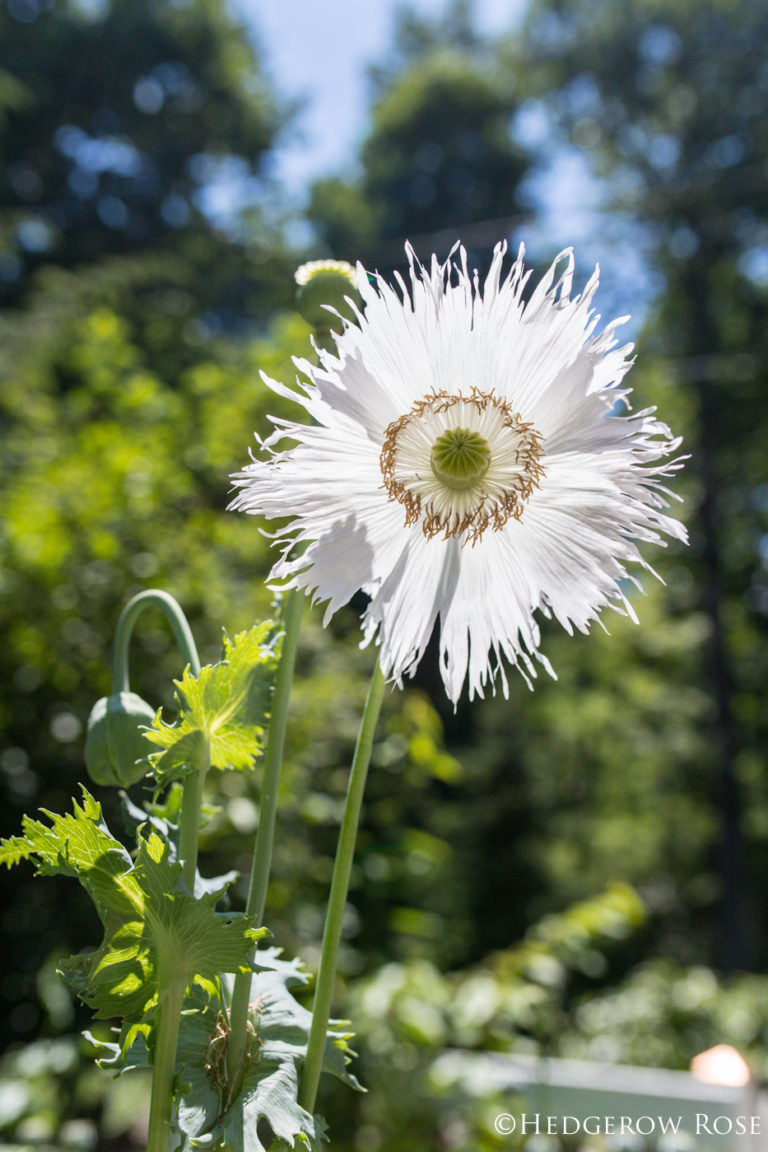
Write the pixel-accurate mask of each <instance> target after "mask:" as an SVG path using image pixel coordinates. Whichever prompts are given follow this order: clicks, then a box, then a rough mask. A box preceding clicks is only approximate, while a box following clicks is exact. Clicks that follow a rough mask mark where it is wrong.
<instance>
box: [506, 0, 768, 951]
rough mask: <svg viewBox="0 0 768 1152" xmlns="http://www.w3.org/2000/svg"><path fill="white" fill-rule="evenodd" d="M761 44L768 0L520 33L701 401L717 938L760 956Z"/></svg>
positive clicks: (639, 4)
mask: <svg viewBox="0 0 768 1152" xmlns="http://www.w3.org/2000/svg"><path fill="white" fill-rule="evenodd" d="M766 43H768V13H766V10H765V6H764V5H763V4H761V3H759V2H758V0H747V2H745V3H741V4H738V5H734V4H732V3H730V2H729V0H707V2H706V3H697V2H693V0H684V2H681V3H678V4H675V5H667V4H663V3H659V2H657V0H622V2H621V3H618V4H617V3H613V2H608V0H606V2H602V0H601V2H598V3H594V2H593V0H583V2H582V0H577V2H576V3H572V4H571V3H569V4H563V3H560V2H559V0H538V2H537V3H535V4H534V5H533V6H532V8H531V11H530V14H529V19H528V24H527V29H526V34H525V41H524V45H523V50H522V54H523V55H524V56H528V57H530V58H532V59H535V60H537V62H538V63H537V66H536V67H537V73H536V77H537V84H538V87H539V95H540V96H542V97H543V98H544V99H545V100H546V101H547V102H548V103H549V105H550V107H551V108H552V109H553V111H554V114H555V116H556V118H557V120H558V122H559V124H560V127H561V129H562V130H563V131H564V133H565V134H566V136H567V138H568V139H569V141H570V142H571V143H572V144H574V145H576V146H577V147H580V148H582V149H586V150H587V152H588V153H589V155H590V156H591V157H592V158H593V160H594V162H595V170H596V172H597V173H598V174H599V175H600V176H601V177H602V178H603V180H604V181H605V187H606V189H607V191H608V194H609V197H612V205H613V207H614V209H616V210H623V211H624V212H625V213H626V214H627V218H628V219H632V218H634V219H635V220H636V221H637V222H638V223H637V225H636V226H635V228H636V235H637V236H638V241H640V240H642V241H643V242H644V243H645V245H646V246H647V250H648V251H649V252H650V254H651V258H652V260H653V261H654V263H655V266H656V270H657V271H658V272H660V273H661V275H662V277H663V285H664V287H663V291H662V294H661V298H660V300H659V302H658V305H657V309H656V315H655V319H654V322H653V324H652V325H651V326H650V328H649V330H648V332H647V334H646V336H645V339H644V348H645V350H646V354H647V353H648V352H653V351H656V352H657V353H658V354H660V355H663V356H665V357H672V358H673V363H674V365H675V372H676V375H677V378H678V380H679V384H680V387H681V388H683V389H684V390H685V391H686V392H688V393H689V394H690V396H691V400H692V412H691V422H690V425H689V436H688V447H689V449H690V451H691V454H692V462H691V465H690V468H691V470H692V471H693V473H694V474H695V475H696V477H697V480H698V492H697V494H696V495H697V501H696V502H697V519H696V525H695V533H694V538H693V550H694V555H695V556H696V562H697V571H696V592H695V597H694V599H695V601H696V602H697V603H698V605H699V606H700V607H701V608H702V609H703V611H704V612H705V614H706V618H707V621H708V630H709V639H708V644H707V648H706V654H705V655H704V657H703V664H702V670H701V683H702V685H703V686H704V687H705V688H706V691H707V693H708V695H709V698H710V702H711V708H710V711H709V713H708V715H707V716H706V717H703V718H702V720H703V722H704V723H705V724H706V731H707V733H708V743H707V746H706V747H705V748H703V749H702V764H701V770H702V772H706V774H707V779H708V780H709V782H710V785H709V791H710V801H711V803H712V805H713V811H714V812H716V813H717V814H718V818H719V821H720V827H721V833H720V836H719V845H718V847H717V875H718V883H719V895H718V900H719V905H720V920H719V927H718V929H717V933H716V935H717V941H716V943H715V952H716V955H717V957H718V960H719V962H720V963H721V964H723V965H724V966H726V967H736V966H742V965H744V964H746V963H748V962H750V960H752V961H754V959H755V958H756V955H757V953H756V952H755V946H757V947H759V949H760V954H761V955H762V956H763V957H764V955H765V951H764V950H765V947H766V941H765V937H764V935H762V934H760V935H759V938H758V939H757V940H756V939H755V938H754V930H752V935H753V939H752V940H751V942H749V943H748V941H747V937H746V925H747V923H754V922H755V920H757V921H758V922H760V923H763V922H764V921H765V915H764V913H765V905H764V901H763V900H761V902H760V904H761V913H762V914H761V915H760V916H758V917H757V918H755V917H754V915H752V909H749V912H750V915H749V916H747V912H748V908H747V905H746V903H745V900H746V893H745V890H744V870H745V868H753V869H756V868H757V866H758V865H757V861H758V856H757V853H758V852H760V853H762V852H764V846H765V830H764V829H762V828H761V830H760V831H759V832H758V831H757V826H756V821H755V820H754V819H753V818H751V817H750V821H749V823H748V824H747V826H746V828H745V824H744V790H745V789H747V788H751V786H752V785H751V780H752V778H753V777H754V774H755V772H756V771H758V769H757V765H758V764H759V763H760V760H761V756H760V752H759V749H760V748H761V747H764V746H765V739H766V736H767V735H768V732H766V711H765V708H764V707H761V704H760V696H761V693H762V692H763V685H764V683H765V677H766V673H768V661H766V658H765V655H764V653H765V650H766V649H765V637H766V617H767V616H768V586H767V583H766V575H765V566H764V563H763V557H764V554H765V548H764V541H765V533H766V530H768V519H767V512H768V509H767V505H766V500H765V498H764V493H765V450H764V443H765V436H766V432H767V431H768V405H767V404H766V396H765V390H764V388H762V386H761V379H762V376H763V375H764V372H765V364H766V357H767V356H768V345H767V342H766V337H765V332H766V320H767V319H768V294H767V293H766V277H765V274H764V273H765V244H766V238H767V237H768V213H767V211H766V206H767V204H768V201H766V198H765V194H764V174H765V165H766V163H767V162H768V135H766V131H765V124H766V106H767V105H768V69H766V66H765V47H766ZM519 56H520V46H519V44H517V45H510V46H508V48H507V57H506V58H507V59H508V60H509V61H510V66H511V67H513V66H514V64H515V61H517V60H518V59H519ZM761 650H762V652H763V655H762V656H760V654H759V653H760V651H761ZM745 835H746V836H747V837H748V839H749V841H750V843H749V844H748V845H747V846H746V848H745V845H744V843H743V840H744V836H745ZM747 849H748V850H749V853H748V855H747V856H745V852H746V850H747ZM754 898H755V891H754V890H753V891H752V893H751V895H750V897H749V899H750V900H754Z"/></svg>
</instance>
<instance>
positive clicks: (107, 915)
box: [13, 789, 266, 1020]
mask: <svg viewBox="0 0 768 1152" xmlns="http://www.w3.org/2000/svg"><path fill="white" fill-rule="evenodd" d="M45 815H47V816H48V818H49V820H50V826H48V825H45V824H43V823H42V822H41V821H39V820H33V819H31V818H30V817H26V818H25V820H24V837H23V838H21V837H17V838H15V839H16V841H17V842H18V841H19V840H23V844H24V854H25V855H27V856H28V857H30V858H31V859H32V860H33V861H34V863H35V865H36V867H37V870H38V872H41V873H46V874H53V873H63V874H64V875H68V876H74V877H76V878H77V879H78V880H79V881H80V883H81V884H82V885H83V887H84V888H85V889H86V890H87V892H88V893H89V895H90V896H91V898H92V900H93V901H94V903H95V905H96V909H97V911H98V913H99V917H100V919H101V922H102V924H103V926H104V939H103V940H102V943H101V945H100V947H99V948H98V949H97V951H96V952H94V953H91V954H90V955H88V956H74V957H71V958H70V959H69V960H68V961H65V962H64V963H63V964H62V965H61V971H62V974H63V975H64V976H65V977H66V978H67V979H68V980H69V981H70V983H71V984H72V987H73V988H74V989H75V991H76V992H77V994H78V995H79V996H81V997H82V998H83V999H84V1000H85V1001H87V1003H88V1004H90V1005H91V1007H92V1008H94V1009H95V1013H96V1016H97V1018H102V1019H105V1018H111V1017H114V1016H119V1017H123V1018H125V1019H128V1020H142V1019H143V1018H145V1017H146V1016H147V1014H148V1013H150V1012H151V1010H152V1008H153V1006H154V1004H155V1002H156V1000H157V995H158V991H159V989H160V987H161V986H162V987H165V986H167V985H168V984H169V983H174V982H180V981H183V982H184V984H185V986H187V985H189V984H191V983H193V982H196V983H198V984H200V986H201V987H202V988H203V989H204V990H205V992H206V994H208V993H209V992H210V990H211V988H212V987H213V986H214V982H215V981H216V980H217V974H218V973H219V972H249V971H251V965H250V962H249V954H250V951H251V949H252V947H253V943H254V941H255V940H257V939H259V938H260V937H262V936H263V935H265V934H266V930H265V929H259V930H254V929H253V928H251V926H250V920H249V919H247V918H245V917H243V916H241V915H239V914H237V913H232V914H227V915H222V914H219V913H217V912H216V911H215V905H216V902H217V900H218V898H219V897H220V895H221V891H222V890H221V889H218V890H216V891H213V892H210V891H209V892H205V893H204V894H203V895H201V896H200V897H199V898H195V897H194V896H192V895H191V894H190V893H189V892H187V891H186V890H185V889H183V888H181V887H180V885H179V879H180V873H181V865H180V864H178V863H175V862H173V861H172V860H171V858H170V849H169V846H168V845H167V844H166V843H164V842H163V840H162V839H161V838H160V836H158V835H157V833H156V832H155V831H154V830H153V831H151V832H150V833H149V835H148V836H147V838H146V839H142V838H140V839H139V850H138V853H137V856H136V861H135V863H134V862H133V861H132V860H131V857H130V856H129V854H128V852H127V851H126V849H125V848H124V847H123V845H122V844H121V843H120V842H119V841H118V840H115V838H114V837H113V836H112V835H111V833H110V832H109V829H108V828H107V826H106V824H105V823H104V821H103V819H102V815H101V807H100V805H99V804H98V803H97V802H96V801H95V800H94V799H93V797H92V796H90V795H89V793H88V792H87V791H86V790H85V789H83V803H82V806H81V805H78V804H77V802H74V803H73V812H72V814H71V815H65V816H59V815H56V814H53V813H45ZM13 852H14V854H16V855H18V854H19V845H18V843H15V844H14V846H13Z"/></svg>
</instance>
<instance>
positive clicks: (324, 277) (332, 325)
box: [296, 260, 362, 331]
mask: <svg viewBox="0 0 768 1152" xmlns="http://www.w3.org/2000/svg"><path fill="white" fill-rule="evenodd" d="M296 283H297V284H298V289H297V291H296V308H297V309H298V311H299V312H300V313H301V315H302V316H303V317H304V319H305V320H306V321H307V323H308V324H311V325H312V327H313V328H319V329H320V330H321V331H322V330H325V331H330V330H331V329H333V330H336V331H340V330H341V323H340V321H339V320H338V319H337V318H336V317H335V316H334V315H333V313H332V312H329V311H328V309H327V308H326V307H324V305H330V306H331V307H332V308H335V309H336V311H337V312H339V313H340V314H341V315H342V316H343V317H345V319H347V320H354V319H355V313H354V311H353V310H352V308H350V306H349V304H348V303H347V299H346V298H347V297H349V298H350V299H352V300H354V302H355V303H356V304H357V305H358V306H359V305H360V304H362V298H361V296H360V293H359V292H358V291H357V273H356V272H355V269H354V268H353V267H352V265H351V264H347V263H346V261H344V260H313V261H312V262H311V263H309V264H302V266H301V267H300V268H299V269H298V270H297V272H296Z"/></svg>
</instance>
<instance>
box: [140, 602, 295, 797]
mask: <svg viewBox="0 0 768 1152" xmlns="http://www.w3.org/2000/svg"><path fill="white" fill-rule="evenodd" d="M274 641H275V626H274V624H272V622H271V621H267V622H266V623H263V624H257V625H255V626H254V627H253V628H251V629H250V631H248V632H241V633H240V634H239V635H237V636H236V637H235V639H234V640H230V639H229V637H228V636H227V635H226V634H225V636H224V654H223V657H222V660H221V661H220V663H218V664H212V665H211V664H208V665H206V667H205V668H203V669H202V670H201V672H200V675H199V676H193V675H192V674H191V672H190V670H189V668H187V669H185V671H184V675H183V676H182V678H181V680H177V681H175V684H176V702H177V706H178V712H179V716H178V719H177V720H176V722H175V723H174V724H166V722H165V721H164V720H163V718H162V715H161V714H160V713H158V714H157V716H156V717H155V720H154V722H153V724H152V727H151V728H150V729H149V730H148V731H147V733H146V735H147V738H148V739H149V740H151V741H152V742H153V743H155V744H159V745H160V746H161V748H164V749H165V751H163V752H156V753H155V754H154V755H153V756H151V757H150V761H151V763H152V770H153V772H154V774H155V776H156V778H157V779H158V781H159V782H160V783H162V784H165V783H166V782H168V781H170V780H173V779H175V778H177V777H178V776H179V775H180V774H181V773H183V772H184V771H185V770H186V769H187V767H188V766H189V765H190V764H195V763H198V762H199V759H200V757H201V756H202V755H205V756H207V755H208V754H210V762H211V764H212V765H213V766H214V767H216V768H233V769H237V770H241V771H242V770H245V769H247V768H250V767H251V766H252V764H253V758H254V757H255V756H257V755H259V754H260V753H261V751H262V750H263V745H264V726H265V722H266V717H267V707H268V703H269V692H270V688H271V683H272V676H273V674H274V671H275V668H276V665H277V658H278V653H277V649H276V646H275V642H274Z"/></svg>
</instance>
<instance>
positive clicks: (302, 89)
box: [230, 0, 525, 192]
mask: <svg viewBox="0 0 768 1152" xmlns="http://www.w3.org/2000/svg"><path fill="white" fill-rule="evenodd" d="M230 2H231V4H232V7H233V9H234V11H235V12H236V13H237V14H238V15H240V16H242V17H243V18H244V19H245V20H246V21H247V22H248V24H249V25H250V26H251V27H252V28H253V30H254V33H255V37H256V43H257V45H258V46H259V49H260V54H261V57H262V59H263V61H264V64H265V65H266V68H267V72H268V75H269V76H270V79H271V80H272V82H273V84H274V86H275V88H276V89H277V91H278V93H279V94H280V95H282V96H284V97H288V98H289V99H290V98H296V97H298V98H303V99H304V100H306V108H305V110H304V112H303V114H302V115H301V116H300V117H299V118H298V123H297V125H296V127H295V128H294V129H293V131H292V133H291V135H290V136H289V137H288V138H287V139H286V141H285V143H284V144H283V147H282V148H281V149H280V151H279V154H278V157H277V174H278V175H279V177H280V178H281V179H282V180H283V181H284V182H285V184H286V186H287V187H288V188H291V187H293V188H294V189H296V191H297V192H298V190H299V189H300V188H304V187H306V185H307V183H308V182H309V181H310V180H311V179H313V178H315V177H317V176H322V175H327V174H329V173H332V172H338V171H341V170H343V169H344V168H345V167H347V168H348V167H349V166H350V165H351V164H352V162H353V159H354V155H355V149H356V146H357V145H358V144H359V142H360V141H361V140H362V138H363V135H364V133H365V127H366V121H367V112H368V85H367V82H366V68H367V65H368V64H371V63H375V62H380V61H381V60H383V59H385V58H386V55H387V53H388V51H389V48H390V46H391V44H392V37H393V30H394V26H395V12H396V9H397V8H398V7H402V6H403V5H399V4H397V3H396V2H395V0H367V2H366V3H363V2H362V0H230ZM408 7H411V8H413V9H415V10H416V11H418V12H419V13H422V14H424V15H432V16H438V15H440V14H441V13H442V12H443V11H444V10H445V7H446V2H445V0H411V2H410V3H409V4H408ZM474 8H475V15H476V21H475V22H476V26H477V27H478V28H479V30H480V31H481V32H489V33H493V32H501V31H506V30H510V29H511V28H513V27H514V26H515V25H516V24H517V22H518V21H519V19H520V16H521V14H522V12H523V10H524V8H525V0H475V5H474Z"/></svg>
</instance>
